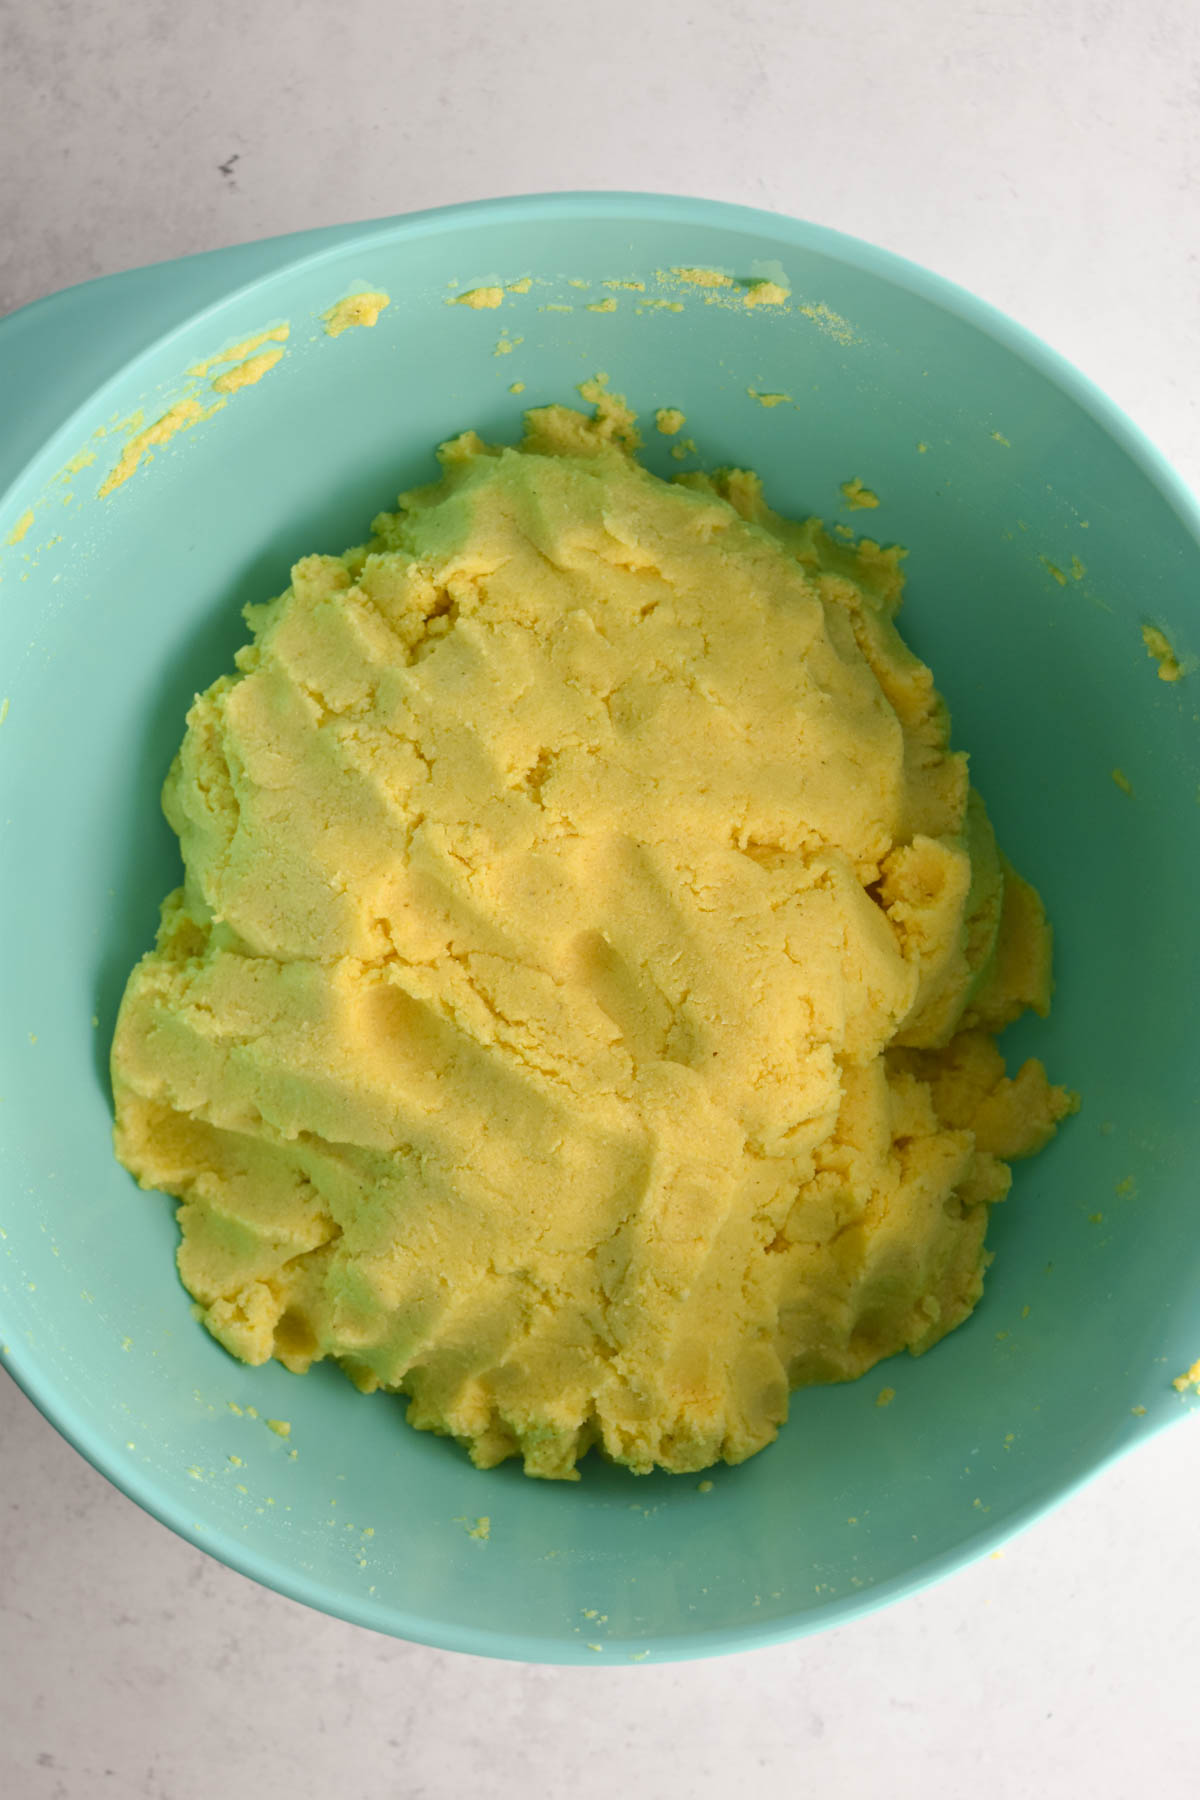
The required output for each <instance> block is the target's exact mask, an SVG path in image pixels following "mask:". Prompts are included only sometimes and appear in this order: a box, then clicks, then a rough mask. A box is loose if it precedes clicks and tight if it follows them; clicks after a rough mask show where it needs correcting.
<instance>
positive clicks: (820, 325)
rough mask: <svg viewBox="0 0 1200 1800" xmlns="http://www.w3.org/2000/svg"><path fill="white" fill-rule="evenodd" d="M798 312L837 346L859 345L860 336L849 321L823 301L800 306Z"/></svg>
mask: <svg viewBox="0 0 1200 1800" xmlns="http://www.w3.org/2000/svg"><path fill="white" fill-rule="evenodd" d="M796 311H797V312H798V313H800V315H801V316H802V317H803V318H805V319H808V320H810V321H811V322H812V324H814V325H815V326H816V327H817V329H818V330H819V331H823V332H824V333H825V336H826V337H829V338H832V339H833V341H834V343H835V344H842V345H849V344H857V343H858V334H857V332H856V331H855V329H854V327H853V325H851V323H850V321H849V319H844V318H843V317H842V315H841V313H838V312H834V310H833V308H832V307H831V306H826V304H825V302H824V301H823V300H817V301H815V302H813V303H806V304H805V305H803V306H798V307H797V308H796Z"/></svg>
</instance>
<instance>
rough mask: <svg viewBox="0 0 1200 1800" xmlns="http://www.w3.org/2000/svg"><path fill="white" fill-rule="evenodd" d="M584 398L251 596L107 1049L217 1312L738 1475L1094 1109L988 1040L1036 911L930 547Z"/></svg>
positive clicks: (475, 1450)
mask: <svg viewBox="0 0 1200 1800" xmlns="http://www.w3.org/2000/svg"><path fill="white" fill-rule="evenodd" d="M585 393H586V394H587V397H588V398H590V399H591V400H593V401H594V402H595V403H596V414H595V417H594V418H586V417H585V416H584V415H583V414H581V413H579V412H576V411H573V410H571V409H569V408H566V407H561V406H548V407H542V408H538V409H536V410H534V411H532V412H530V413H529V414H528V415H527V423H528V435H527V436H526V438H525V439H524V441H523V443H522V444H521V445H520V446H519V448H517V449H510V448H499V447H496V446H492V445H488V444H484V443H482V442H481V441H480V439H479V438H478V437H477V436H476V435H475V434H474V433H473V432H469V431H468V432H466V433H464V434H463V435H462V436H461V437H458V438H456V439H455V440H454V441H453V442H451V443H449V444H447V445H446V446H444V448H443V449H442V451H441V453H440V455H441V463H442V469H443V473H442V477H441V479H440V480H439V481H438V482H437V483H435V484H434V485H432V486H430V487H426V488H421V489H418V490H416V491H415V492H412V493H409V494H406V495H404V496H403V497H402V499H401V501H400V505H399V510H398V511H397V512H396V513H395V514H384V515H383V516H381V517H380V518H379V519H377V520H376V521H375V525H374V535H373V536H372V538H371V540H370V542H369V543H368V544H366V545H364V546H362V547H360V548H357V549H353V550H349V551H347V552H346V554H345V555H343V556H309V557H306V558H304V559H303V560H302V561H301V562H299V563H297V564H296V566H295V568H294V570H293V571H292V584H291V586H290V587H289V588H288V590H287V592H286V593H285V594H283V595H281V596H280V597H279V598H278V599H276V600H274V601H272V602H271V603H270V604H267V605H263V606H257V607H251V608H249V609H248V610H247V619H248V622H249V624H250V627H251V630H252V633H253V638H252V642H251V643H249V644H248V645H247V646H246V648H244V649H243V650H241V651H240V652H239V653H238V656H237V659H236V661H237V668H236V673H233V674H230V675H227V676H223V677H222V678H221V679H220V680H218V681H216V682H215V683H214V684H213V686H212V687H211V688H209V689H208V691H207V692H206V693H204V694H202V695H200V696H199V698H198V699H197V700H196V702H195V704H194V705H193V707H192V709H191V711H190V713H189V714H188V720H187V731H186V735H185V737H184V740H183V744H182V747H181V749H180V751H179V754H178V756H177V758H176V760H175V762H174V764H173V766H172V768H171V771H170V774H169V776H168V778H167V782H166V787H165V791H164V806H165V809H166V814H167V818H168V819H169V821H170V823H171V825H172V827H173V828H174V830H175V831H176V832H177V833H178V835H179V840H180V844H181V848H182V851H183V857H184V863H185V867H186V878H185V881H184V885H183V886H182V887H181V888H179V889H178V890H177V891H176V892H174V893H172V894H171V895H169V896H168V898H167V900H166V901H165V902H164V905H163V915H162V925H161V929H160V931H159V935H158V941H157V945H156V947H155V949H154V950H152V951H151V952H150V953H149V954H148V955H147V956H145V957H144V958H143V959H142V961H141V962H140V963H139V964H138V966H137V967H136V968H135V969H134V971H133V973H132V975H131V976H130V979H129V984H128V987H127V989H126V993H125V998H124V1002H123V1005H122V1008H121V1013H120V1017H119V1020H118V1024H117V1032H116V1037H115V1041H114V1045H113V1055H112V1067H113V1081H114V1090H115V1096H116V1147H117V1153H118V1155H119V1156H120V1158H121V1160H122V1161H123V1162H124V1163H125V1164H126V1165H127V1166H128V1167H129V1168H130V1169H131V1170H132V1171H133V1173H134V1174H135V1175H136V1176H137V1177H138V1179H139V1180H140V1181H141V1182H142V1183H143V1185H144V1186H147V1187H155V1188H162V1189H165V1190H166V1191H167V1192H169V1193H171V1194H174V1195H177V1196H178V1197H179V1199H180V1201H181V1205H180V1208H179V1222H180V1226H181V1228H182V1234H183V1235H182V1242H181V1245H180V1250H179V1268H180V1272H181V1274H182V1277H183V1280H184V1283H185V1285H186V1286H187V1288H188V1289H189V1291H190V1292H191V1293H192V1294H193V1295H194V1296H195V1298H196V1300H197V1301H198V1302H199V1303H200V1306H201V1307H202V1309H203V1315H204V1319H205V1322H206V1324H207V1326H208V1328H209V1330H210V1331H211V1332H212V1333H213V1334H214V1335H215V1336H216V1337H217V1338H218V1339H219V1340H220V1341H221V1343H222V1344H224V1345H225V1346H226V1347H227V1349H229V1350H230V1351H231V1352H232V1353H233V1354H234V1355H235V1356H238V1357H241V1358H242V1359H243V1360H244V1361H246V1362H250V1363H261V1362H264V1361H265V1360H266V1359H267V1358H269V1357H272V1356H274V1357H277V1358H278V1359H279V1360H280V1361H281V1362H282V1363H284V1364H286V1366H287V1367H288V1368H289V1369H292V1370H295V1371H303V1370H306V1369H307V1368H308V1367H309V1365H310V1364H311V1363H312V1362H313V1361H315V1360H316V1359H318V1358H321V1357H326V1356H330V1357H335V1358H336V1359H337V1360H338V1361H339V1362H340V1363H341V1364H342V1366H343V1368H344V1369H345V1370H346V1371H347V1373H348V1374H349V1375H350V1376H351V1378H352V1379H353V1380H354V1381H355V1382H356V1383H357V1384H358V1385H359V1386H360V1387H363V1388H373V1387H376V1386H380V1387H384V1388H390V1389H397V1390H401V1391H403V1392H404V1393H405V1394H407V1395H408V1396H409V1408H408V1416H409V1419H410V1420H411V1422H412V1423H413V1424H414V1425H417V1426H420V1427H422V1428H424V1429H428V1430H433V1431H438V1432H446V1433H450V1434H452V1435H453V1436H454V1437H455V1438H457V1439H459V1440H460V1441H461V1442H462V1443H463V1444H464V1445H466V1446H467V1447H468V1449H469V1450H470V1453H471V1456H472V1457H473V1458H474V1460H475V1462H476V1463H478V1464H480V1465H481V1466H483V1467H487V1466H490V1465H491V1464H494V1463H497V1462H499V1461H501V1460H502V1459H503V1458H505V1457H508V1456H521V1457H523V1458H524V1464H525V1468H526V1470H527V1472H528V1473H529V1474H531V1475H542V1476H560V1477H561V1476H572V1475H574V1474H575V1472H576V1471H575V1465H576V1462H577V1459H578V1458H579V1457H580V1456H582V1454H583V1453H584V1451H585V1450H587V1449H588V1447H589V1446H591V1445H593V1444H598V1445H599V1446H601V1448H602V1449H603V1451H604V1452H605V1453H606V1454H607V1455H608V1456H610V1457H612V1458H615V1459H616V1460H617V1461H619V1462H622V1463H626V1464H628V1465H629V1466H630V1467H631V1468H633V1469H635V1470H638V1471H645V1470H649V1469H650V1468H652V1467H654V1466H655V1465H660V1466H662V1467H664V1468H667V1469H672V1470H696V1469H702V1468H704V1467H706V1466H707V1465H708V1464H710V1463H713V1462H714V1461H716V1460H718V1459H720V1458H724V1459H725V1460H727V1461H729V1462H739V1461H741V1460H742V1459H743V1458H745V1457H747V1456H750V1455H752V1454H753V1453H754V1452H755V1451H756V1450H760V1449H762V1448H763V1446H764V1445H766V1444H769V1443H770V1442H771V1440H772V1439H773V1438H774V1437H775V1435H776V1432H777V1431H778V1428H779V1426H780V1424H781V1422H782V1421H783V1420H784V1418H785V1416H786V1414H787V1409H788V1392H789V1388H790V1387H794V1386H797V1385H801V1384H806V1383H811V1382H829V1381H844V1380H849V1379H852V1378H853V1377H855V1376H858V1375H861V1374H862V1373H863V1372H864V1371H865V1370H867V1369H869V1368H870V1367H871V1366H872V1364H874V1363H875V1362H877V1361H878V1360H879V1359H880V1358H881V1357H886V1356H891V1355H892V1354H893V1353H894V1352H896V1351H898V1350H902V1349H909V1350H912V1351H922V1350H926V1349H928V1348H929V1346H930V1345H931V1344H933V1343H936V1341H937V1340H938V1339H939V1338H940V1337H942V1336H943V1335H944V1333H946V1332H947V1331H949V1330H951V1329H952V1328H953V1327H954V1326H955V1325H958V1324H959V1323H960V1322H961V1321H962V1320H963V1319H965V1318H966V1317H967V1315H968V1314H969V1312H970V1311H971V1309H972V1307H973V1306H974V1305H975V1302H976V1301H977V1300H978V1298H979V1295H980V1291H981V1285H982V1275H983V1269H984V1265H985V1262H986V1261H987V1256H986V1253H985V1250H984V1237H985V1233H986V1230H987V1221H988V1211H989V1208H990V1207H991V1205H992V1204H993V1203H994V1202H995V1201H997V1200H1001V1199H1003V1197H1004V1195H1005V1193H1006V1191H1007V1189H1008V1185H1009V1178H1010V1177H1009V1169H1008V1163H1009V1161H1010V1159H1011V1158H1013V1157H1017V1156H1023V1155H1027V1154H1029V1153H1030V1152H1032V1151H1035V1150H1037V1149H1039V1148H1040V1147H1041V1146H1042V1145H1043V1144H1045V1143H1046V1141H1047V1140H1048V1138H1049V1137H1050V1136H1051V1135H1052V1133H1053V1131H1054V1129H1055V1124H1056V1121H1057V1120H1058V1119H1060V1118H1061V1117H1062V1116H1063V1115H1064V1114H1065V1113H1066V1112H1068V1111H1069V1110H1071V1107H1072V1105H1073V1101H1072V1097H1071V1096H1070V1095H1068V1094H1067V1093H1065V1092H1064V1090H1063V1089H1061V1088H1057V1087H1052V1086H1050V1085H1049V1083H1048V1081H1047V1079H1046V1075H1045V1072H1044V1070H1043V1068H1042V1066H1041V1064H1040V1063H1037V1062H1028V1063H1026V1064H1025V1066H1024V1067H1023V1068H1022V1069H1021V1070H1020V1071H1019V1072H1018V1073H1017V1074H1016V1075H1015V1076H1013V1077H1012V1078H1009V1077H1008V1076H1007V1075H1006V1073H1005V1067H1004V1063H1003V1060H1002V1058H1001V1055H1000V1053H999V1051H998V1050H997V1048H996V1046H995V1043H994V1040H993V1034H994V1033H996V1032H997V1031H999V1030H1000V1029H1001V1028H1002V1027H1003V1026H1004V1025H1006V1024H1007V1023H1009V1022H1010V1021H1011V1020H1013V1019H1015V1018H1016V1017H1017V1015H1018V1014H1019V1013H1021V1012H1022V1011H1023V1010H1024V1009H1025V1008H1027V1007H1033V1008H1034V1009H1035V1010H1036V1011H1038V1012H1042V1013H1044V1012H1045V1010H1046V1008H1047V1005H1048V1001H1049V995H1050V938H1049V932H1048V929H1047V926H1046V922H1045V919H1044V916H1043V912H1042V907H1041V903H1040V901H1039V900H1038V897H1037V895H1036V894H1035V892H1034V891H1033V889H1032V888H1031V887H1029V886H1028V884H1027V883H1026V882H1024V881H1023V880H1022V879H1021V878H1020V876H1018V875H1017V874H1016V873H1015V872H1014V871H1013V870H1012V868H1010V866H1009V865H1008V863H1007V862H1006V861H1005V859H1004V857H1003V856H1002V855H1001V854H1000V853H999V851H998V850H997V848H996V844H995V840H994V838H993V836H992V831H991V827H990V825H989V824H988V820H987V816H986V814H985V812H984V808H983V805H982V803H981V802H980V800H979V799H978V797H977V796H976V795H975V794H974V792H973V791H972V790H971V788H970V786H969V783H968V777H967V764H966V759H965V757H964V756H963V754H962V753H961V752H956V751H952V750H951V749H950V747H949V720H948V717H947V714H946V710H945V707H944V705H943V703H942V701H941V700H940V698H939V696H938V694H937V692H936V690H935V688H934V685H933V679H932V676H931V674H930V671H929V670H928V669H927V668H926V667H925V665H924V664H923V663H922V662H920V661H919V660H918V659H917V657H915V656H914V655H913V654H912V652H911V651H910V650H909V649H908V648H907V647H906V646H905V644H904V643H903V641H902V640H901V638H900V637H899V636H898V634H897V632H896V628H895V625H894V623H893V615H894V614H895V612H896V609H897V607H898V605H899V601H900V592H901V585H902V581H901V574H900V568H899V554H900V553H899V552H898V551H895V550H883V549H881V548H880V547H879V546H878V545H877V544H874V543H872V542H870V541H863V542H862V543H860V544H858V545H857V546H856V547H848V546H846V545H842V544H838V543H835V542H833V541H832V540H831V539H830V538H829V537H827V536H826V535H825V534H824V533H823V532H822V531H821V529H820V527H819V525H818V524H817V523H816V522H814V521H810V522H808V523H807V524H797V523H794V522H792V521H789V520H786V519H783V518H780V517H777V516H776V515H775V514H773V513H772V512H771V511H769V510H768V508H767V507H766V505H765V504H764V501H763V498H762V493H761V489H760V485H759V483H758V481H757V479H756V478H755V477H754V476H753V475H750V474H747V473H745V472H743V471H729V472H724V473H721V474H716V475H713V476H710V477H698V476H689V477H687V478H685V479H684V480H683V481H679V482H674V483H667V482H664V481H662V480H660V479H658V477H656V476H654V475H652V474H650V473H649V472H648V471H647V470H645V469H644V468H642V467H641V466H640V465H639V463H638V462H637V461H636V460H635V457H634V455H633V451H634V449H635V448H636V444H637V437H636V433H635V431H634V428H633V420H632V415H631V414H630V413H629V412H628V410H627V409H626V408H625V407H624V406H623V404H622V403H621V402H620V401H619V400H617V399H615V398H614V397H611V396H608V395H607V394H606V393H605V391H604V389H603V388H602V387H598V386H596V385H595V384H589V386H588V388H587V389H585Z"/></svg>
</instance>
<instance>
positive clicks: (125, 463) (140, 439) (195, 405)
mask: <svg viewBox="0 0 1200 1800" xmlns="http://www.w3.org/2000/svg"><path fill="white" fill-rule="evenodd" d="M207 417H208V414H207V413H206V412H205V410H204V408H203V407H202V406H201V405H200V402H199V401H198V400H191V399H189V400H177V401H176V403H175V405H174V406H171V407H168V409H167V411H166V412H165V413H164V414H163V415H162V417H161V418H160V419H155V421H154V423H153V424H152V425H147V426H146V427H145V429H144V430H142V431H139V432H137V433H135V435H134V436H133V437H131V438H130V440H129V442H128V443H127V444H126V446H125V448H124V450H122V452H121V454H120V457H119V458H118V459H117V463H116V465H115V467H114V468H113V469H111V470H110V471H109V473H108V475H106V476H105V478H104V480H103V481H102V482H101V484H100V487H99V488H98V490H97V493H96V498H97V499H98V500H106V499H107V498H108V496H109V494H111V493H113V492H114V491H115V490H116V489H117V488H119V487H120V486H121V485H122V483H124V482H126V481H128V480H129V477H130V476H131V475H132V474H133V473H134V472H135V470H137V469H138V468H140V466H141V464H142V461H143V459H144V458H146V457H148V456H150V455H152V454H153V452H154V450H155V449H157V448H159V447H160V446H162V445H163V444H168V443H170V441H171V439H172V438H173V437H174V436H175V434H176V433H177V432H179V431H186V430H187V429H188V428H189V427H190V426H192V425H195V424H198V423H199V421H200V420H201V419H204V418H207Z"/></svg>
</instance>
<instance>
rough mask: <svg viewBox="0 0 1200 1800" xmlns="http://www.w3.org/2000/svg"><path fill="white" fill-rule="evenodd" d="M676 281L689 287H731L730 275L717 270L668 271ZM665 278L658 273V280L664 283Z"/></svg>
mask: <svg viewBox="0 0 1200 1800" xmlns="http://www.w3.org/2000/svg"><path fill="white" fill-rule="evenodd" d="M670 275H672V276H673V277H674V278H675V280H676V281H682V282H686V284H687V285H688V286H689V287H698V288H727V287H732V286H733V277H732V275H723V274H722V273H721V271H720V270H719V269H690V268H681V269H672V270H671V271H670ZM666 279H667V276H666V275H664V274H663V273H662V271H661V270H660V271H659V280H660V281H665V280H666Z"/></svg>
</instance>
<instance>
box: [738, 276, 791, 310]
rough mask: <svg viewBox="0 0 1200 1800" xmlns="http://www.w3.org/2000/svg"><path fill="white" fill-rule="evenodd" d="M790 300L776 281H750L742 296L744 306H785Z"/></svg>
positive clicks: (783, 288) (784, 289)
mask: <svg viewBox="0 0 1200 1800" xmlns="http://www.w3.org/2000/svg"><path fill="white" fill-rule="evenodd" d="M789 298H790V295H789V294H788V291H787V289H786V288H785V287H780V285H779V283H778V282H777V281H752V282H751V283H750V286H749V287H748V288H747V289H746V290H745V292H744V293H743V295H742V300H743V303H744V304H745V305H746V306H785V305H786V304H787V302H788V300H789Z"/></svg>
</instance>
